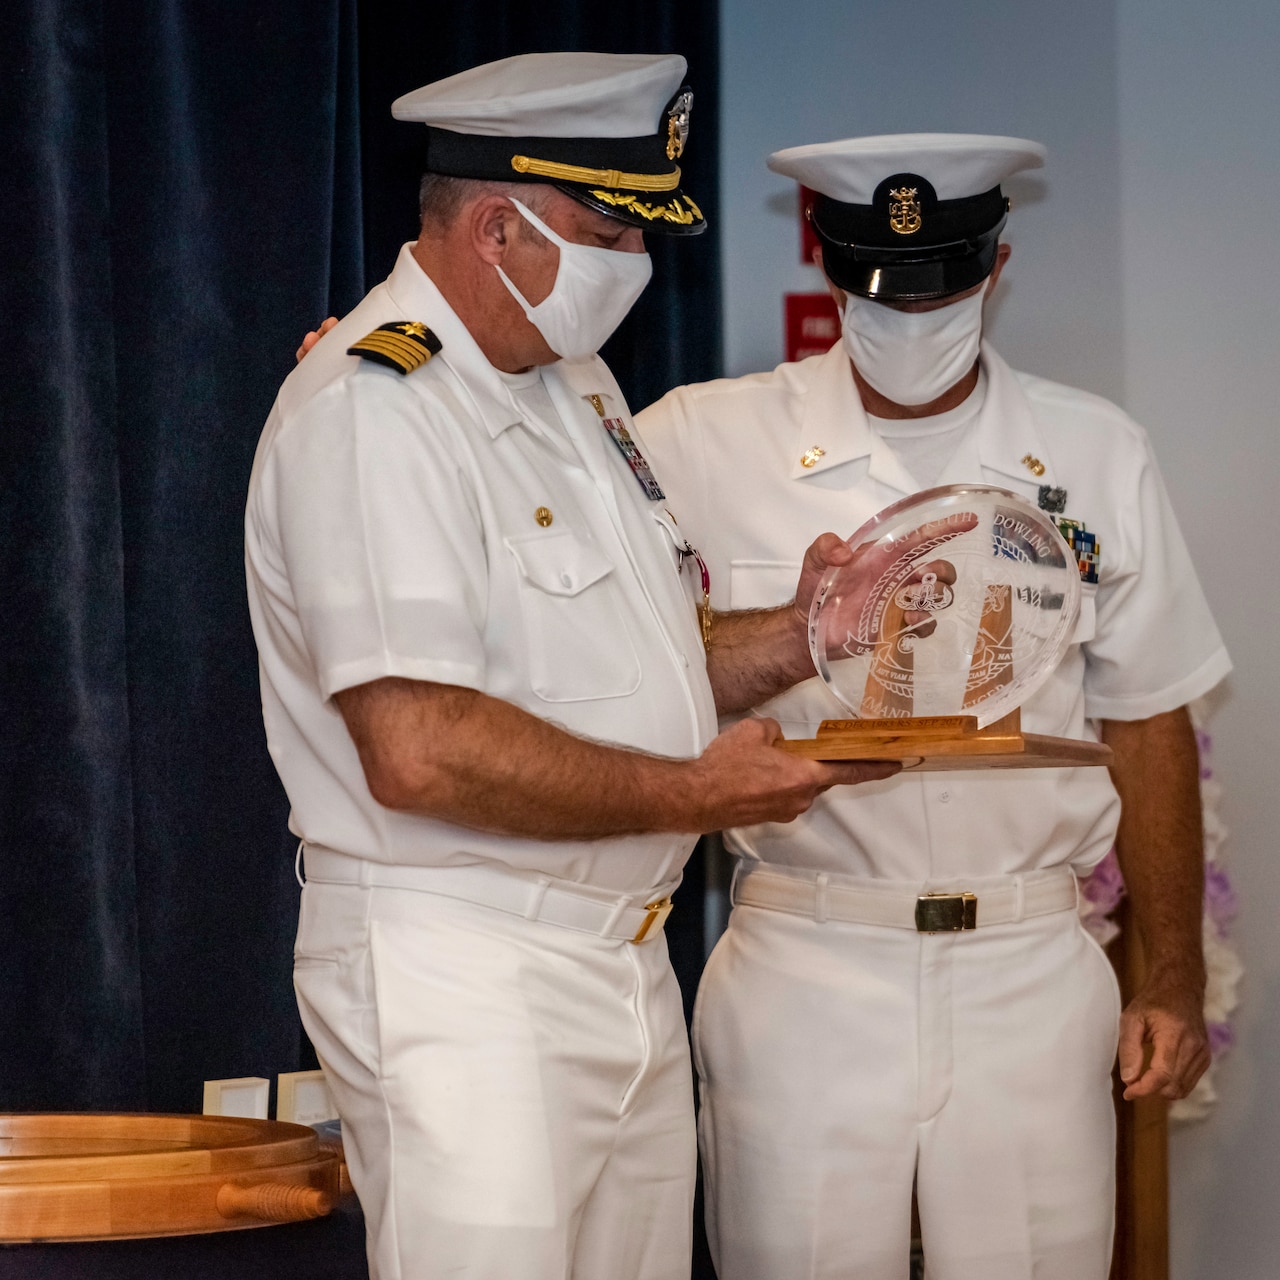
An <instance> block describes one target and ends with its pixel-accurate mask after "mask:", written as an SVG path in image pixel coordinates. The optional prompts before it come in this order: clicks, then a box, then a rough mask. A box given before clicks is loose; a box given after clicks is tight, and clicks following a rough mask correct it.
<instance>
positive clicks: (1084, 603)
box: [1071, 583, 1098, 644]
mask: <svg viewBox="0 0 1280 1280" xmlns="http://www.w3.org/2000/svg"><path fill="white" fill-rule="evenodd" d="M1097 594H1098V588H1097V587H1096V586H1094V585H1093V584H1092V583H1090V584H1089V585H1087V586H1085V587H1084V589H1083V590H1082V591H1081V592H1080V612H1079V614H1077V616H1076V625H1075V630H1074V631H1072V633H1071V643H1072V644H1084V643H1085V642H1086V641H1087V640H1092V639H1093V637H1094V634H1095V633H1096V632H1097V630H1098V612H1097V604H1096V602H1095V599H1094V597H1095V596H1097Z"/></svg>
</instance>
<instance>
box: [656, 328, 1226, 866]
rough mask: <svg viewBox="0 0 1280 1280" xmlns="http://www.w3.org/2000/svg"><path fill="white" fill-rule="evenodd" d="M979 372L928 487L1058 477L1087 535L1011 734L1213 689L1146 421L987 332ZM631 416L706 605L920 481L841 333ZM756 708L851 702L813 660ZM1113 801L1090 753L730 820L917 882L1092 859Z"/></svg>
mask: <svg viewBox="0 0 1280 1280" xmlns="http://www.w3.org/2000/svg"><path fill="white" fill-rule="evenodd" d="M982 368H983V373H984V375H985V376H984V378H983V379H982V381H981V384H980V394H981V396H982V403H981V407H980V408H979V410H978V412H977V414H976V416H975V417H974V419H973V423H972V425H971V426H970V427H969V428H968V429H967V430H966V431H965V432H964V435H963V438H962V439H961V441H960V443H959V445H958V447H957V449H956V451H955V453H954V454H953V455H952V456H951V458H950V459H949V461H947V463H946V464H945V466H944V467H943V468H942V471H941V474H940V475H938V476H936V477H930V481H929V483H931V484H960V483H986V484H995V485H999V486H1002V487H1004V488H1007V489H1010V490H1012V491H1014V492H1016V493H1018V494H1020V495H1021V496H1023V497H1024V498H1026V499H1027V500H1028V501H1030V502H1031V503H1032V504H1033V505H1034V504H1035V503H1036V501H1037V498H1038V490H1039V486H1040V485H1042V484H1049V485H1053V486H1058V487H1062V488H1065V489H1066V490H1067V502H1066V512H1065V514H1066V515H1067V516H1069V517H1071V518H1073V519H1076V520H1079V521H1082V522H1083V523H1084V525H1085V527H1086V529H1087V530H1088V531H1090V532H1092V533H1094V534H1096V535H1097V536H1098V539H1099V544H1100V551H1101V567H1100V574H1099V581H1098V583H1097V584H1096V586H1092V585H1087V584H1086V586H1085V589H1084V600H1083V604H1082V608H1081V614H1080V619H1079V623H1078V626H1077V629H1076V632H1075V635H1074V637H1073V640H1074V643H1073V645H1072V647H1071V648H1070V650H1069V651H1068V653H1067V655H1066V657H1065V659H1064V660H1063V662H1062V663H1061V665H1060V666H1059V667H1058V669H1057V670H1056V671H1055V673H1054V674H1053V676H1051V677H1050V679H1049V680H1048V681H1047V682H1046V684H1045V685H1044V686H1043V687H1042V688H1041V689H1040V690H1038V691H1037V692H1036V694H1035V695H1034V696H1033V697H1032V698H1031V699H1030V700H1029V701H1028V702H1027V703H1026V705H1024V706H1023V708H1022V723H1023V728H1024V729H1026V730H1027V731H1029V732H1034V733H1049V734H1060V735H1063V736H1066V737H1072V738H1096V736H1097V731H1096V727H1095V722H1096V721H1098V720H1100V719H1116V720H1138V719H1144V718H1146V717H1148V716H1152V715H1156V714H1158V713H1160V712H1164V711H1170V710H1173V709H1174V708H1176V707H1179V706H1181V705H1183V704H1184V703H1186V702H1188V701H1190V700H1191V699H1193V698H1195V697H1197V696H1199V695H1200V694H1202V693H1205V692H1206V691H1207V690H1209V689H1210V688H1212V687H1213V685H1214V684H1216V683H1217V682H1218V680H1220V679H1221V678H1222V676H1223V675H1225V674H1226V672H1227V671H1228V670H1229V668H1230V662H1229V660H1228V658H1227V655H1226V652H1225V650H1224V648H1223V645H1222V641H1221V638H1220V637H1219V635H1218V631H1217V628H1216V627H1215V625H1214V623H1213V619H1212V617H1211V616H1210V613H1209V609H1208V606H1207V604H1206V602H1205V599H1204V595H1203V593H1202V591H1201V589H1200V585H1199V583H1198V581H1197V580H1196V575H1195V571H1194V569H1193V567H1192V564H1191V560H1190V557H1189V555H1188V553H1187V549H1186V546H1185V544H1184V542H1183V539H1182V536H1181V534H1180V533H1179V531H1178V526H1177V523H1176V521H1175V519H1174V516H1173V512H1172V510H1171V509H1170V506H1169V502H1168V498H1167V496H1166V494H1165V490H1164V486H1163V483H1162V482H1161V479H1160V475H1159V472H1158V470H1157V468H1156V464H1155V461H1154V459H1153V457H1152V455H1151V450H1150V446H1149V443H1148V440H1147V437H1146V434H1145V432H1143V430H1142V429H1141V428H1140V427H1139V426H1138V425H1137V424H1136V423H1134V422H1133V421H1132V420H1131V419H1130V418H1129V417H1127V416H1126V415H1125V414H1124V413H1123V412H1121V411H1120V410H1119V409H1117V408H1116V407H1115V406H1114V405H1112V404H1110V403H1108V402H1107V401H1105V400H1101V399H1099V398H1098V397H1096V396H1092V395H1088V394H1086V393H1085V392H1081V391H1075V390H1072V389H1071V388H1068V387H1063V386H1059V385H1057V384H1054V383H1050V382H1046V381H1044V380H1042V379H1040V378H1035V377H1031V376H1030V375H1027V374H1022V373H1014V372H1013V371H1012V370H1010V369H1009V367H1008V366H1007V365H1006V364H1005V363H1004V361H1003V360H1001V358H1000V357H999V356H998V355H997V354H996V353H995V352H994V351H993V350H992V349H991V348H990V347H989V346H986V345H984V347H983V353H982ZM975 394H977V393H975ZM639 426H640V430H641V432H642V434H643V436H644V438H645V441H646V445H647V448H648V449H649V451H650V453H651V455H652V457H653V460H654V465H655V467H656V468H657V469H658V470H659V472H661V473H662V474H663V475H664V476H665V477H667V485H668V493H669V496H670V497H671V499H672V505H673V508H674V509H675V510H677V511H679V513H680V520H681V525H682V527H683V529H684V531H685V533H686V534H687V535H688V536H689V537H690V539H691V540H692V541H693V542H694V544H695V545H696V546H698V548H699V549H700V550H701V551H702V553H703V555H704V556H705V558H706V560H707V562H708V565H709V567H710V570H711V582H712V600H713V603H714V605H715V606H716V607H717V608H719V609H741V608H765V607H771V606H774V605H778V604H781V603H783V602H785V601H786V600H788V599H790V598H791V595H792V593H793V591H794V586H795V582H796V575H797V571H798V568H799V565H800V561H801V559H802V557H803V554H804V549H805V547H806V546H808V544H809V543H810V542H811V541H812V540H813V539H814V538H815V537H817V536H818V534H820V533H823V532H826V531H828V530H830V531H834V532H836V533H838V534H840V535H841V536H842V537H847V536H849V535H850V534H852V533H853V532H854V531H855V530H856V529H857V528H858V527H859V526H860V525H861V524H862V523H863V522H864V521H866V520H867V519H869V518H870V517H871V516H873V515H874V514H875V513H876V512H878V511H880V510H881V509H883V508H884V507H886V506H888V505H889V504H890V503H892V502H896V501H898V500H899V499H900V498H903V497H905V496H907V495H908V494H910V493H912V492H915V491H917V490H919V489H921V488H924V487H926V486H925V485H924V484H919V483H916V482H915V480H914V479H913V477H912V476H911V475H910V474H908V472H907V471H906V469H905V467H904V465H903V463H902V461H901V458H900V456H899V455H898V454H897V453H896V452H895V451H894V449H893V448H891V447H890V445H889V444H888V443H887V442H886V441H885V440H883V439H881V438H880V437H879V436H878V435H877V434H876V432H875V431H874V430H873V429H872V426H871V424H870V423H869V421H868V418H867V415H866V413H865V411H864V410H863V407H862V403H861V401H860V399H859V397H858V394H857V389H856V387H855V386H854V382H853V377H852V374H851V371H850V367H849V360H848V357H847V356H846V355H845V353H844V350H843V348H842V347H841V346H840V345H839V344H837V345H836V346H835V347H833V348H832V350H831V351H829V352H828V353H826V354H825V355H821V356H813V357H811V358H810V359H808V360H804V361H800V362H798V363H795V364H784V365H780V366H779V367H778V368H777V369H775V370H774V371H773V372H771V373H765V374H758V375H753V376H750V377H745V378H738V379H732V380H727V379H726V380H722V381H718V382H710V383H704V384H701V385H698V386H692V387H682V388H678V389H677V390H675V391H673V392H671V393H670V394H669V395H667V396H666V397H664V398H663V399H662V400H660V401H659V402H658V403H657V404H656V405H654V406H653V407H652V408H650V409H647V410H645V411H644V412H643V413H641V414H640V415H639ZM818 449H820V450H822V453H821V456H820V457H817V460H816V462H815V461H814V456H815V455H814V453H811V452H809V451H810V450H818ZM806 454H808V458H809V461H810V463H811V464H812V465H809V466H805V465H804V463H803V462H802V458H804V457H805V455H806ZM1028 456H1029V457H1031V458H1033V459H1038V460H1039V461H1040V462H1041V463H1043V464H1044V472H1043V474H1042V475H1039V476H1037V475H1034V474H1032V472H1031V471H1030V470H1029V469H1028V466H1027V465H1026V464H1025V463H1024V462H1023V459H1024V458H1025V457H1028ZM758 710H759V713H760V714H764V715H770V716H773V717H775V718H776V719H777V720H779V721H780V722H781V724H782V728H783V732H784V733H785V734H786V735H787V736H788V737H812V736H813V733H814V731H815V730H816V728H817V726H818V723H819V722H820V721H821V720H822V719H824V718H837V719H840V718H844V717H845V716H846V715H847V712H845V711H844V709H843V708H842V707H841V705H840V704H839V703H838V702H837V701H836V699H835V697H834V696H833V695H832V694H831V693H830V692H829V691H828V690H827V689H826V687H825V686H824V685H823V684H822V683H821V681H820V680H819V679H818V678H817V677H816V676H815V677H814V678H813V679H811V680H808V681H806V682H805V683H804V684H801V685H798V686H797V687H796V688H794V689H792V690H790V691H789V692H787V693H785V694H783V695H782V696H780V697H778V698H775V699H773V700H772V701H771V702H769V703H767V704H766V705H765V706H763V707H761V708H759V709H758ZM1119 807H1120V806H1119V799H1118V797H1117V796H1116V793H1115V789H1114V788H1113V786H1112V785H1111V780H1110V777H1109V775H1108V773H1107V770H1105V769H1100V768H1089V769H1041V770H1016V771H1009V772H999V771H985V772H955V773H950V772H948V773H927V774H916V775H908V776H899V777H896V778H893V779H889V780H887V781H885V782H878V783H870V784H866V785H863V786H859V787H857V788H836V789H834V790H831V791H828V792H826V793H825V794H824V795H822V796H820V797H819V798H818V799H817V801H816V802H815V803H814V805H813V807H812V808H811V809H810V810H809V812H808V813H807V814H805V815H803V816H802V817H801V818H800V819H799V820H798V821H797V822H796V823H794V824H793V825H790V826H779V825H776V824H767V825H762V826H756V827H751V828H747V829H743V830H738V831H735V832H732V833H730V843H731V844H732V846H733V847H734V848H735V849H736V850H737V851H738V852H740V853H743V854H745V855H746V856H748V857H755V858H761V859H763V860H764V861H766V862H771V863H776V864H784V865H789V866H794V867H803V868H806V869H809V870H816V871H827V872H836V873H844V874H847V875H854V876H874V877H880V878H885V879H891V880H901V881H909V882H913V883H919V882H920V881H927V880H944V879H949V878H952V877H954V876H957V875H960V876H963V875H1002V874H1013V873H1017V872H1021V871H1027V870H1032V869H1035V868H1039V867H1046V866H1053V865H1057V864H1059V863H1064V862H1069V863H1071V864H1073V865H1074V866H1075V867H1076V868H1077V869H1079V870H1085V869H1087V868H1088V867H1090V866H1092V865H1093V864H1094V863H1096V862H1097V861H1098V860H1099V859H1101V858H1102V857H1103V856H1104V855H1105V853H1106V852H1107V850H1108V849H1109V848H1110V846H1111V844H1112V841H1113V839H1114V836H1115V830H1116V824H1117V821H1118V817H1119Z"/></svg>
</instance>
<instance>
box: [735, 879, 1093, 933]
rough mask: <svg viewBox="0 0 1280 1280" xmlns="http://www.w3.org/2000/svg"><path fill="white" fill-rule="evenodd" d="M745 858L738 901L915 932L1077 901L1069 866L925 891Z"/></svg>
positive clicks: (1006, 920)
mask: <svg viewBox="0 0 1280 1280" xmlns="http://www.w3.org/2000/svg"><path fill="white" fill-rule="evenodd" d="M748 866H749V864H744V865H743V867H742V868H741V869H740V873H739V875H738V876H737V878H736V880H735V882H734V887H733V895H732V896H733V901H734V904H735V905H740V906H744V907H765V908H768V909H769V910H771V911H784V912H786V913H787V914H789V915H795V916H808V917H809V918H810V919H812V920H816V921H817V922H818V923H819V924H822V923H824V922H825V921H827V920H840V921H843V922H844V923H847V924H875V925H886V926H888V927H890V928H894V929H914V930H915V931H916V932H918V933H958V932H962V931H967V930H969V929H981V928H984V927H985V926H987V925H993V924H1013V923H1015V922H1016V921H1018V920H1026V919H1028V918H1029V917H1031V916H1047V915H1050V914H1052V913H1053V912H1055V911H1071V910H1074V909H1075V906H1076V877H1075V873H1074V872H1073V871H1072V870H1071V868H1070V867H1066V866H1062V867H1047V868H1045V869H1044V870H1041V871H1028V872H1024V873H1023V874H1021V875H1014V876H1009V877H1007V878H1004V879H1000V880H985V879H984V880H982V881H980V882H977V883H976V884H975V886H974V887H975V888H976V889H977V890H978V892H970V891H969V890H967V889H964V888H957V889H954V890H951V889H948V890H946V891H943V892H939V891H936V890H929V891H927V892H924V893H921V892H920V891H919V889H918V888H914V887H911V886H907V885H902V884H891V883H888V884H887V883H885V882H884V881H876V880H856V881H855V880H852V879H844V878H842V877H832V876H831V875H829V874H828V873H826V872H817V873H816V874H815V873H806V874H794V873H789V872H781V871H775V870H773V869H770V868H765V867H763V866H760V865H758V864H757V865H751V866H749V869H748Z"/></svg>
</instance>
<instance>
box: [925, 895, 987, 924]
mask: <svg viewBox="0 0 1280 1280" xmlns="http://www.w3.org/2000/svg"><path fill="white" fill-rule="evenodd" d="M977 927H978V898H977V895H976V894H972V893H925V894H921V895H920V897H918V898H917V899H916V932H917V933H961V932H963V931H965V930H968V929H976V928H977Z"/></svg>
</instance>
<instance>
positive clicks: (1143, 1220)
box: [1111, 898, 1169, 1280]
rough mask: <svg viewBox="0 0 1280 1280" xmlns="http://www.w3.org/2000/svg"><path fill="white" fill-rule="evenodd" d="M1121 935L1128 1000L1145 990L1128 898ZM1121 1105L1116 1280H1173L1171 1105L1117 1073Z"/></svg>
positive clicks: (1118, 959) (1118, 958)
mask: <svg viewBox="0 0 1280 1280" xmlns="http://www.w3.org/2000/svg"><path fill="white" fill-rule="evenodd" d="M1117 921H1118V923H1119V925H1120V936H1119V937H1118V938H1117V939H1116V940H1115V942H1113V943H1112V944H1111V963H1112V964H1113V965H1114V966H1115V969H1116V975H1117V976H1118V977H1119V979H1120V993H1121V995H1122V997H1123V999H1124V1002H1125V1003H1126V1004H1128V1002H1129V1001H1130V1000H1131V999H1132V998H1133V996H1134V995H1135V994H1136V993H1137V991H1138V989H1139V988H1140V987H1141V986H1142V982H1143V977H1144V974H1145V971H1146V965H1145V961H1144V957H1143V954H1142V942H1141V940H1140V939H1139V937H1138V930H1137V927H1136V926H1135V925H1134V923H1133V913H1132V911H1131V910H1130V908H1129V901H1128V899H1127V898H1126V899H1125V900H1124V902H1122V903H1121V904H1120V910H1119V912H1118V913H1117ZM1113 1088H1114V1092H1115V1104H1116V1243H1115V1252H1114V1254H1113V1255H1112V1260H1111V1280H1169V1104H1168V1103H1167V1102H1166V1101H1165V1100H1164V1099H1163V1098H1136V1099H1134V1101H1132V1102H1126V1101H1125V1100H1124V1081H1122V1080H1121V1079H1120V1071H1119V1068H1118V1067H1117V1068H1116V1069H1115V1071H1114V1072H1113Z"/></svg>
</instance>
